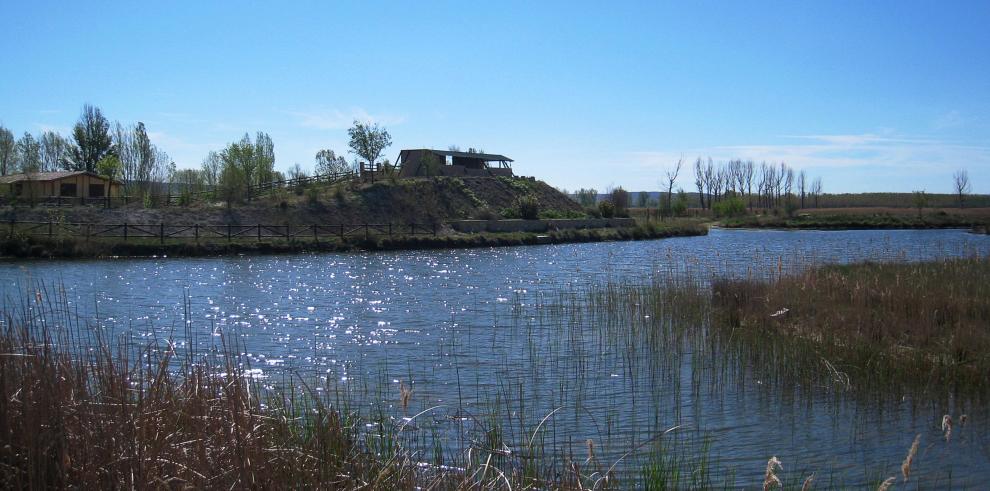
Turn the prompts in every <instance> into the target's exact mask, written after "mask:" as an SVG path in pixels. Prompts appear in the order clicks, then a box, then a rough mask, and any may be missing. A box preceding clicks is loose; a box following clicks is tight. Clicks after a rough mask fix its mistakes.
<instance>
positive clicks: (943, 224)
mask: <svg viewBox="0 0 990 491" xmlns="http://www.w3.org/2000/svg"><path fill="white" fill-rule="evenodd" d="M988 222H990V214H988V215H978V214H958V213H952V212H946V211H937V212H935V213H924V214H916V213H900V214H893V213H870V212H869V211H868V210H861V213H796V214H793V215H790V216H788V215H786V214H771V215H738V216H730V217H727V218H724V219H722V220H721V221H720V222H719V225H720V226H723V227H727V228H784V229H927V228H970V227H975V226H979V225H981V224H984V226H985V224H986V223H988Z"/></svg>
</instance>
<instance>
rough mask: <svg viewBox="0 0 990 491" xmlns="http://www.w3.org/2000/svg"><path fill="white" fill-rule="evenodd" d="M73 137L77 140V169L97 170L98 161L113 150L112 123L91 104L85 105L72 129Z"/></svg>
mask: <svg viewBox="0 0 990 491" xmlns="http://www.w3.org/2000/svg"><path fill="white" fill-rule="evenodd" d="M72 138H73V139H75V141H76V146H75V148H74V149H73V161H74V162H75V168H76V170H86V171H93V170H95V169H96V163H97V162H99V161H100V159H102V158H103V157H105V156H106V155H107V154H108V153H110V152H111V151H112V150H113V140H112V139H111V138H110V123H109V122H108V121H107V118H105V117H103V113H102V112H101V111H100V108H98V107H95V106H91V105H89V104H86V105H84V106H83V110H82V114H81V115H80V116H79V122H77V123H76V126H75V127H74V128H73V129H72Z"/></svg>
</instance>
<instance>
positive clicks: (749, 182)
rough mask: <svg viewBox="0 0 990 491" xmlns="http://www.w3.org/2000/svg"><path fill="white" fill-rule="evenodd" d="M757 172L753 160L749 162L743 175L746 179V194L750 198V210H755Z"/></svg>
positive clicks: (744, 168)
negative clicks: (754, 192) (754, 186)
mask: <svg viewBox="0 0 990 491" xmlns="http://www.w3.org/2000/svg"><path fill="white" fill-rule="evenodd" d="M754 172H755V166H754V165H753V161H752V160H747V161H746V165H745V166H744V167H743V173H744V175H745V177H746V194H747V195H748V196H749V209H751V210H752V209H753V174H754Z"/></svg>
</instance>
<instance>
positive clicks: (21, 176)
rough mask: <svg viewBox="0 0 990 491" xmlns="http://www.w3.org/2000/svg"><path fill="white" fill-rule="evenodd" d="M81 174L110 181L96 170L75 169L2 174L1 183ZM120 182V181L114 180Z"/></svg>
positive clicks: (44, 180) (63, 177)
mask: <svg viewBox="0 0 990 491" xmlns="http://www.w3.org/2000/svg"><path fill="white" fill-rule="evenodd" d="M79 175H88V176H91V177H96V178H99V179H103V180H104V181H109V180H110V179H107V178H106V177H103V176H101V175H99V174H97V173H95V172H89V171H84V170H73V171H58V172H32V173H30V174H10V175H8V176H0V184H13V183H15V182H22V181H35V182H37V181H43V182H47V181H58V180H60V179H65V178H67V177H75V176H79ZM114 182H118V181H114Z"/></svg>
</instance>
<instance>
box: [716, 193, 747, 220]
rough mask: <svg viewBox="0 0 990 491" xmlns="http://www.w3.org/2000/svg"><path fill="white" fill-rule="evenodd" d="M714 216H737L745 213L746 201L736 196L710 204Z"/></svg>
mask: <svg viewBox="0 0 990 491" xmlns="http://www.w3.org/2000/svg"><path fill="white" fill-rule="evenodd" d="M712 213H714V214H715V216H716V217H738V216H742V215H745V214H746V203H744V202H743V200H742V199H740V198H737V197H731V198H726V199H723V200H722V201H719V202H717V203H715V204H713V205H712Z"/></svg>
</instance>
